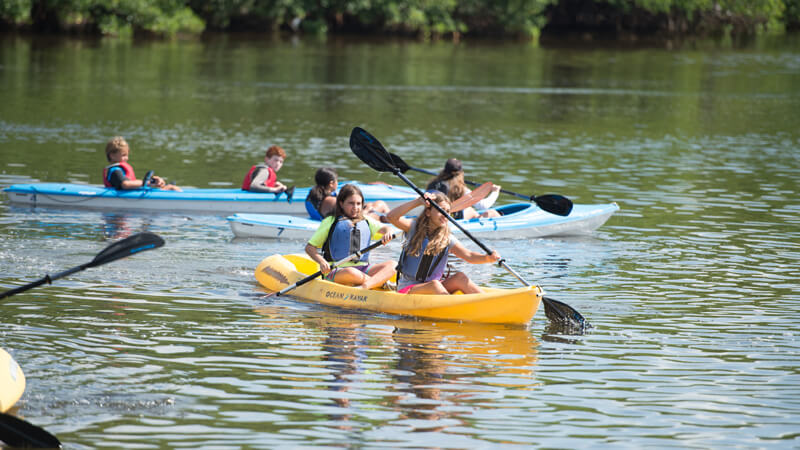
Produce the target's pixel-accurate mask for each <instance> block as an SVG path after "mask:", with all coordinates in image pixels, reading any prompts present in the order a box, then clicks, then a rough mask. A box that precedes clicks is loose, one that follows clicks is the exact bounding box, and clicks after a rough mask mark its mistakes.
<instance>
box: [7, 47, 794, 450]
mask: <svg viewBox="0 0 800 450" xmlns="http://www.w3.org/2000/svg"><path fill="white" fill-rule="evenodd" d="M354 126H361V127H364V128H365V129H367V130H369V131H370V132H371V133H373V134H374V135H375V136H377V137H378V138H379V139H381V141H382V142H383V144H384V145H386V146H387V147H388V148H389V149H390V150H392V151H394V152H395V153H398V154H400V155H401V156H402V157H403V158H404V159H405V160H406V161H407V162H409V163H410V164H412V165H414V166H416V167H425V168H429V169H438V168H439V167H440V166H441V165H442V164H443V162H444V160H445V159H446V158H448V157H451V156H458V157H460V158H461V159H462V160H463V161H464V164H465V168H466V170H467V173H468V175H469V176H470V177H471V178H472V179H475V180H479V181H486V180H491V181H494V182H495V183H498V184H501V185H502V186H503V187H504V188H507V189H510V190H512V191H516V192H521V193H527V194H543V193H548V192H555V193H560V194H563V195H566V196H568V197H570V198H571V199H573V200H574V201H575V202H576V203H604V202H611V201H615V202H617V203H618V204H619V205H620V207H621V210H620V211H619V212H618V213H617V214H616V215H615V216H613V217H612V218H611V219H610V220H609V222H608V223H606V224H605V225H604V226H603V227H602V228H600V229H599V230H597V231H596V232H595V233H594V234H593V235H591V236H587V237H580V238H557V239H535V240H521V241H520V240H516V241H515V240H501V241H491V245H492V246H494V247H495V248H497V249H498V251H499V252H500V253H501V254H502V255H504V256H505V257H506V258H507V261H508V263H509V265H510V266H511V267H513V268H514V269H515V270H517V271H518V272H520V273H521V274H522V275H523V276H524V277H526V278H527V279H528V280H531V281H535V282H538V283H539V284H541V285H542V286H543V287H544V288H545V290H546V291H547V292H548V293H549V295H550V296H552V297H554V298H557V299H560V300H562V301H565V302H567V303H569V304H570V305H572V306H573V307H575V308H576V309H578V310H579V311H580V312H582V313H583V315H584V316H586V317H587V318H588V319H589V320H590V321H591V322H592V323H593V324H594V326H595V327H594V329H592V330H591V331H590V332H589V333H587V334H584V335H579V336H574V335H564V334H562V333H559V332H553V330H550V329H549V328H548V327H547V320H546V319H545V318H544V314H543V311H539V312H538V313H537V316H536V318H535V319H534V321H533V322H532V323H531V324H530V327H528V328H512V327H507V326H487V325H475V324H467V323H441V322H432V321H427V320H414V319H409V318H403V317H394V316H388V315H374V314H365V313H358V312H343V311H339V310H335V309H328V308H323V307H319V306H315V305H310V304H306V303H301V302H299V301H296V300H295V299H293V298H292V297H280V298H277V299H272V300H269V301H267V300H264V299H262V298H261V295H262V294H263V292H262V290H261V289H259V287H258V286H257V285H256V283H255V279H254V277H253V269H254V268H255V266H256V264H257V263H258V262H259V261H260V260H261V259H262V258H264V257H265V256H268V255H270V254H272V253H278V252H280V253H288V252H296V251H301V250H302V246H303V243H302V242H295V241H269V240H238V239H234V238H233V234H232V233H231V231H230V229H229V228H228V225H227V223H226V221H225V220H224V217H217V216H186V215H179V214H174V215H173V214H130V213H124V212H123V213H120V212H116V213H103V212H97V211H82V210H70V209H42V208H37V209H29V208H19V207H12V206H10V204H9V203H8V201H7V199H6V197H5V196H4V195H2V196H0V197H2V200H0V201H1V203H0V289H3V290H5V289H10V288H12V287H15V286H18V285H20V284H23V283H26V282H29V281H32V280H34V279H37V278H39V277H42V276H44V274H45V273H51V274H52V273H56V272H59V271H62V270H65V269H67V268H70V267H73V266H76V265H78V264H82V263H85V262H88V261H89V260H91V259H92V258H93V257H94V255H95V254H96V253H97V252H99V251H100V250H101V249H102V248H104V247H105V246H106V245H108V244H109V243H110V242H111V241H113V240H115V239H118V238H119V237H122V236H125V235H128V234H130V233H134V232H138V231H142V230H149V231H154V232H156V233H158V234H160V235H161V236H162V237H163V238H164V239H165V240H166V242H167V244H166V246H165V247H163V248H162V249H159V250H157V251H151V252H145V253H142V254H139V255H137V256H135V257H132V258H128V259H126V260H121V261H117V262H114V263H112V264H108V265H105V266H103V267H100V268H95V269H89V270H86V271H83V272H79V273H76V274H74V275H72V276H70V277H68V278H66V279H62V280H59V281H57V282H56V283H55V284H54V285H53V286H46V287H41V288H37V289H34V290H31V291H28V292H27V293H24V294H20V295H17V296H14V297H11V298H9V299H6V300H3V301H2V302H1V303H0V347H2V348H5V349H6V350H8V351H9V352H10V353H11V354H12V355H13V356H14V358H15V359H16V360H17V361H18V362H19V363H20V364H21V366H22V368H23V370H24V371H25V374H26V376H27V380H28V385H27V389H26V392H25V394H24V396H23V397H22V399H21V401H20V402H19V403H18V409H16V410H15V411H14V413H15V414H18V415H19V416H22V417H24V418H25V419H26V420H28V421H30V422H32V423H35V424H37V425H40V426H42V427H44V428H46V429H47V430H48V431H50V432H51V433H53V434H55V435H57V436H58V437H59V438H60V439H61V441H62V442H64V443H65V445H66V446H68V448H95V447H106V448H125V447H127V448H176V447H192V448H213V447H216V448H230V447H256V448H276V447H302V446H320V447H324V446H328V447H355V448H360V447H416V448H480V447H483V448H487V447H531V446H533V447H562V448H587V447H601V446H602V447H606V446H610V447H623V448H644V447H661V448H664V447H678V448H729V447H739V448H763V447H785V448H789V447H798V446H800V432H798V423H800V388H798V387H799V386H800V281H798V280H800V246H799V245H798V243H800V192H799V189H798V185H800V40H799V39H797V38H796V37H789V38H762V39H759V40H757V41H755V42H753V43H751V44H748V45H745V46H741V47H734V46H732V45H731V44H729V43H721V44H715V43H706V42H699V43H687V44H684V45H682V46H680V47H679V48H677V49H664V48H659V47H637V48H630V47H625V48H623V47H617V46H606V47H598V46H596V45H592V46H588V45H548V46H535V45H531V44H528V43H492V42H462V43H459V44H453V43H449V42H433V43H418V42H401V41H381V42H374V41H373V42H359V41H352V40H346V39H330V40H328V41H324V42H323V41H317V40H314V39H309V38H303V39H299V40H289V39H264V38H258V39H247V38H246V37H241V38H236V39H233V38H230V37H211V38H207V39H203V40H196V41H181V40H178V41H174V42H145V43H130V42H125V41H116V40H98V41H79V40H64V39H46V38H45V39H39V38H37V39H30V38H26V37H14V36H4V37H2V38H1V39H0V187H5V186H8V185H10V184H14V183H21V182H34V181H52V182H76V183H91V184H98V183H100V182H101V175H100V174H101V170H102V168H103V166H104V165H105V158H104V153H103V147H104V144H105V142H106V141H107V140H108V139H109V138H110V137H112V136H114V135H117V134H120V135H124V136H125V137H126V138H127V139H128V141H129V142H130V144H131V146H132V153H131V162H132V163H133V164H134V166H135V167H136V168H137V170H139V171H141V172H142V173H143V172H144V171H145V170H147V169H149V168H156V169H157V172H158V173H160V174H161V175H163V176H165V177H167V178H169V179H170V180H173V181H175V182H177V183H178V184H180V185H183V186H196V187H225V186H237V185H238V184H239V183H240V182H241V177H242V176H243V175H244V173H245V172H246V171H247V169H248V168H249V167H250V165H251V164H254V163H256V162H257V161H259V160H260V159H261V158H262V155H263V151H264V149H265V148H266V147H267V146H269V145H271V144H279V145H281V146H283V147H284V148H285V149H286V150H287V151H288V153H289V157H288V160H287V161H286V165H285V166H284V168H283V170H281V172H280V173H279V175H280V178H281V179H282V180H283V181H284V182H285V183H286V184H296V185H309V184H311V182H312V176H313V171H314V170H315V168H317V167H320V166H334V167H336V168H337V169H338V170H339V173H340V176H341V177H342V178H345V179H359V180H363V181H373V180H380V181H386V182H390V183H394V184H398V183H399V180H396V179H393V176H392V175H391V174H383V175H380V176H379V175H378V174H376V173H375V172H373V171H371V170H370V169H368V168H367V167H365V166H364V165H363V164H362V163H360V162H359V161H358V160H357V159H355V158H354V157H353V155H352V154H351V153H350V151H349V149H348V145H347V142H348V140H347V139H348V136H349V133H350V130H351V129H352V128H353V127H354ZM410 176H411V178H412V179H413V180H414V181H415V182H417V183H420V184H424V183H425V182H426V181H427V179H426V177H424V176H421V175H419V174H417V175H413V174H410ZM502 201H503V202H512V201H515V199H514V198H513V197H509V198H506V199H503V200H502ZM468 245H469V244H468ZM471 247H472V248H475V249H477V247H476V246H471ZM396 255H397V247H392V246H390V247H388V248H385V249H381V251H379V252H377V254H376V255H374V256H373V257H374V258H375V259H377V260H382V259H385V258H392V257H395V256H396ZM460 267H462V268H463V269H464V270H467V271H468V273H469V274H470V275H471V276H472V277H473V278H475V279H476V280H478V281H479V282H481V283H490V284H492V285H497V286H506V287H513V286H518V285H519V282H518V281H517V280H516V279H515V278H513V277H512V276H511V275H509V274H508V273H506V272H504V271H503V270H502V269H499V268H496V267H490V266H469V267H466V266H460Z"/></svg>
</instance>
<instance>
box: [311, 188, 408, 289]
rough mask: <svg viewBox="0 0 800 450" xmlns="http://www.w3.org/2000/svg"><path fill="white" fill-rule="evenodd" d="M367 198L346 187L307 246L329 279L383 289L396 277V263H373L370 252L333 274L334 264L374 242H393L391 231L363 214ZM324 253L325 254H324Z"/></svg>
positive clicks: (351, 284) (354, 189)
mask: <svg viewBox="0 0 800 450" xmlns="http://www.w3.org/2000/svg"><path fill="white" fill-rule="evenodd" d="M363 205H364V194H362V193H361V190H360V189H359V188H358V187H357V186H355V185H352V184H346V185H344V186H342V189H341V191H340V192H339V194H338V195H337V196H336V210H335V212H334V214H333V215H330V216H328V217H326V218H325V219H323V220H322V222H321V223H320V225H319V228H317V231H316V232H314V235H313V236H311V239H309V241H308V244H306V249H305V250H306V254H308V256H309V257H310V258H311V259H313V260H314V261H316V263H317V264H319V268H320V271H322V274H323V275H324V276H325V279H327V280H330V281H333V282H336V283H340V284H346V285H350V286H359V287H362V288H364V289H372V288H375V287H379V286H383V284H384V283H386V281H388V280H389V279H390V278H391V277H392V275H394V268H395V263H394V261H384V262H382V263H378V264H370V263H369V252H366V253H364V254H363V255H361V259H359V260H358V261H350V262H346V263H344V264H342V265H341V266H339V267H338V268H336V269H333V270H331V266H330V264H331V262H335V261H339V260H340V259H343V258H346V257H347V256H349V255H351V254H353V253H355V252H357V251H359V250H361V249H363V248H365V247H367V246H369V245H370V244H371V242H372V240H376V241H377V240H380V241H381V242H383V245H386V244H387V243H389V241H390V240H391V239H392V235H391V227H389V225H384V224H381V223H380V222H378V221H377V220H374V219H372V218H370V217H365V216H364V212H363ZM320 250H322V254H320V252H319V251H320Z"/></svg>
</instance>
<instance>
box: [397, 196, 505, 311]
mask: <svg viewBox="0 0 800 450" xmlns="http://www.w3.org/2000/svg"><path fill="white" fill-rule="evenodd" d="M432 201H433V202H436V204H437V205H439V207H441V208H442V210H444V211H446V212H449V211H450V201H449V200H448V199H447V197H446V196H445V195H444V194H442V193H441V192H438V191H434V192H426V193H425V200H423V199H422V198H418V199H415V200H411V201H409V202H406V203H404V204H402V205H400V206H398V207H397V208H394V209H393V210H391V211H389V213H388V214H386V218H387V219H388V220H389V222H391V224H392V225H394V226H396V227H397V228H399V229H401V230H403V231H405V232H406V236H407V238H406V241H405V243H404V244H403V250H402V252H401V253H400V262H399V264H398V267H397V271H398V273H399V275H398V280H397V292H399V293H409V294H439V295H443V294H452V293H454V292H456V291H461V292H463V293H464V294H477V293H481V292H483V291H482V290H481V288H480V287H478V285H476V284H475V283H474V282H473V281H472V280H470V279H469V277H468V276H467V275H465V274H464V273H463V272H456V274H455V275H452V276H450V277H448V278H446V279H443V276H444V270H445V268H446V267H447V257H448V254H453V255H455V256H457V257H459V258H461V259H463V260H464V261H466V262H468V263H470V264H486V263H492V262H496V261H499V260H500V255H499V254H498V253H497V252H496V251H495V252H492V254H491V255H487V254H485V253H479V252H474V251H471V250H469V249H467V248H466V247H464V246H463V245H462V244H461V242H459V240H458V239H457V238H456V237H455V236H453V235H452V234H451V233H450V227H449V225H448V218H447V216H445V215H443V214H441V213H440V212H439V211H437V210H436V208H434V207H433V206H431V204H430V202H432ZM423 205H424V206H425V209H424V210H423V212H422V213H421V214H420V215H419V216H418V217H417V218H416V219H410V218H408V217H404V216H405V215H406V214H407V213H408V212H409V211H411V210H412V209H414V208H416V207H419V206H423Z"/></svg>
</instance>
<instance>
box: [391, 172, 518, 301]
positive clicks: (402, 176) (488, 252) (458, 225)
mask: <svg viewBox="0 0 800 450" xmlns="http://www.w3.org/2000/svg"><path fill="white" fill-rule="evenodd" d="M392 169H393V170H392V171H393V172H394V174H395V175H397V176H398V177H400V179H401V180H403V181H404V182H405V183H406V184H407V185H409V186H410V187H411V189H414V191H416V193H417V194H418V195H419V196H420V197H422V198H423V199H424V198H425V193H424V192H422V191H421V190H420V189H419V188H418V187H417V186H416V185H415V184H414V183H412V182H411V180H409V179H408V178H407V177H406V176H405V175H403V173H402V172H400V169H397V168H396V167H393V168H392ZM429 203H430V204H431V205H432V206H433V207H434V208H436V210H437V211H439V213H440V214H443V215H444V216H446V217H447V219H448V220H450V222H451V223H452V224H453V225H455V226H456V227H457V228H458V229H459V230H461V232H462V233H464V235H466V236H467V237H468V238H470V239H472V241H473V242H474V243H476V244H478V246H479V247H480V248H482V249H483V251H485V252H486V254H487V255H491V254H492V250H491V249H490V248H489V247H487V246H486V245H484V243H483V242H481V241H480V240H479V239H478V238H476V237H475V236H473V235H472V233H470V232H469V231H467V230H466V229H465V228H464V227H462V226H461V224H460V223H458V222H457V221H456V219H454V218H453V216H451V215H450V214H447V212H446V211H445V210H443V209H442V207H441V206H439V205H437V204H436V202H429ZM498 264H499V265H500V266H502V267H503V268H504V269H506V270H507V271H508V272H509V273H511V275H514V276H515V277H516V278H517V279H518V280H519V281H521V282H522V284H524V285H525V286H530V283H528V282H527V281H525V279H524V278H522V277H521V276H520V275H519V274H518V273H517V272H516V271H514V269H512V268H511V267H509V266H508V264H506V262H505V260H504V259H501V260H500V261H498Z"/></svg>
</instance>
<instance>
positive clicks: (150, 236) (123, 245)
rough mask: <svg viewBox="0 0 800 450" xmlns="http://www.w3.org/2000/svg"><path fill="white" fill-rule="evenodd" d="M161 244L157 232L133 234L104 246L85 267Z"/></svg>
mask: <svg viewBox="0 0 800 450" xmlns="http://www.w3.org/2000/svg"><path fill="white" fill-rule="evenodd" d="M162 245H164V239H161V237H160V236H159V235H157V234H154V233H149V232H144V233H138V234H134V235H133V236H130V237H127V238H125V239H123V240H121V241H117V242H115V243H113V244H111V245H109V246H108V247H106V248H105V249H104V250H103V251H102V252H100V253H98V254H97V256H95V257H94V259H93V260H92V262H90V263H89V264H87V265H86V267H97V266H100V265H102V264H105V263H109V262H111V261H116V260H118V259H120V258H125V257H127V256H131V255H133V254H135V253H139V252H143V251H145V250H151V249H154V248H158V247H161V246H162Z"/></svg>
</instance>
